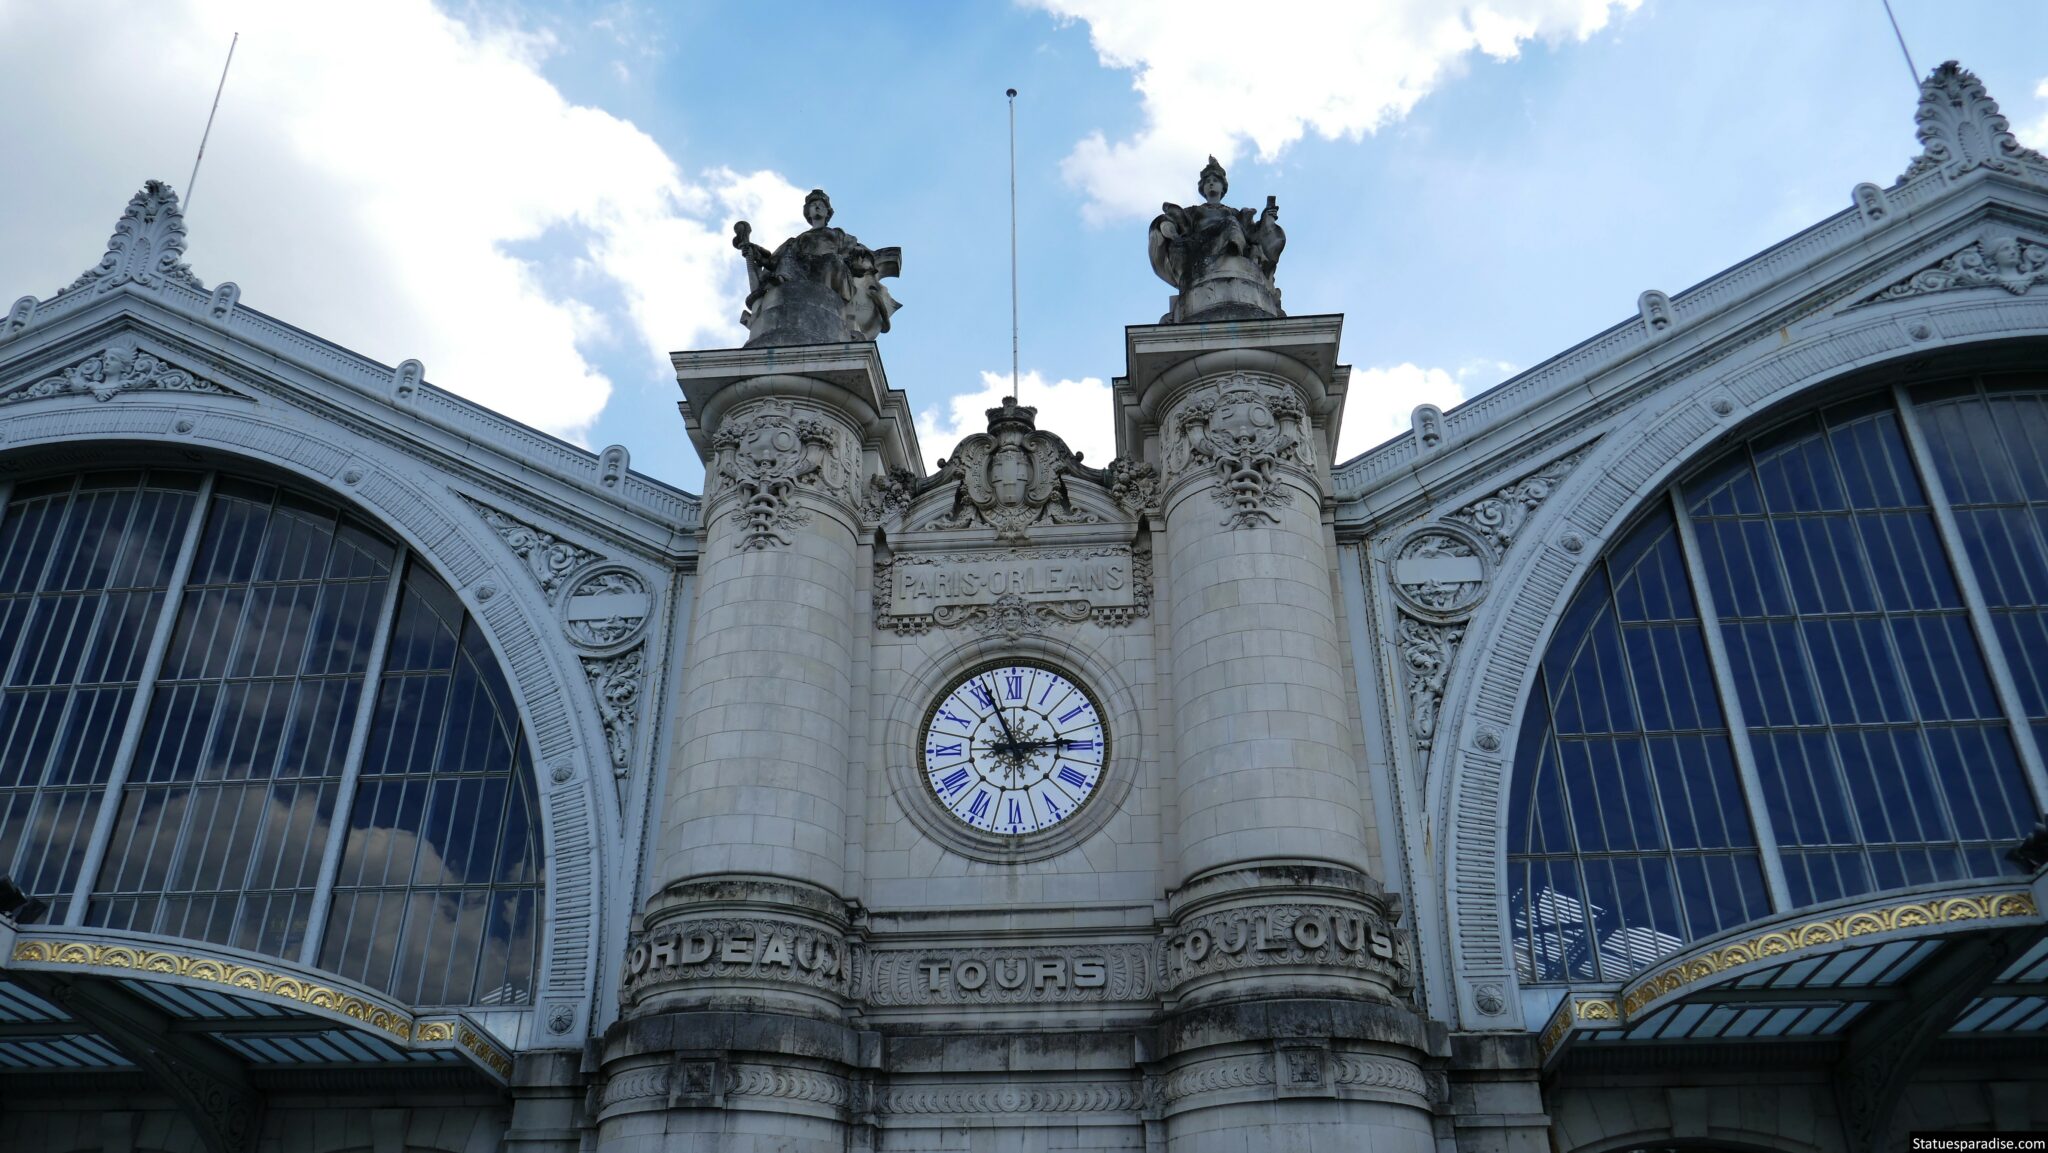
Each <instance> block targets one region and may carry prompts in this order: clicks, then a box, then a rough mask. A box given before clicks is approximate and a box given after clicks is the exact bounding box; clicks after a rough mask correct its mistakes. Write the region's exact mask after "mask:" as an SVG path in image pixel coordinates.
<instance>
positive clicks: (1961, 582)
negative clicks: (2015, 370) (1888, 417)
mask: <svg viewBox="0 0 2048 1153" xmlns="http://www.w3.org/2000/svg"><path fill="white" fill-rule="evenodd" d="M1892 396H1893V398H1894V399H1895V400H1896V401H1897V404H1898V408H1899V424H1900V426H1901V427H1903V428H1904V429H1905V430H1906V451H1907V452H1909V453H1910V454H1912V457H1913V470H1914V471H1915V472H1916V473H1918V474H1919V477H1920V487H1921V488H1922V489H1923V490H1925V492H1926V493H1927V503H1928V504H1929V506H1931V507H1932V508H1933V509H1934V527H1935V531H1936V532H1937V533H1939V534H1940V536H1941V547H1942V549H1943V551H1945V552H1946V553H1947V554H1948V563H1949V568H1950V570H1951V571H1953V572H1954V574H1955V578H1956V586H1957V587H1958V588H1959V589H1961V590H1962V594H1963V608H1964V610H1965V611H1966V612H1968V614H1969V617H1970V631H1971V632H1972V633H1974V634H1976V637H1977V647H1978V649H1979V650H1981V651H1982V652H1983V654H1984V664H1985V666H1986V668H1987V669H1988V671H1989V672H1990V673H1991V687H1992V690H1993V691H1994V692H1996V693H1997V694H1998V704H1999V707H2000V708H2001V709H2003V710H2004V712H2005V720H2006V725H2007V727H2008V728H2010V729H2011V730H2012V739H2013V746H2014V747H2015V748H2016V749H2018V750H2019V755H2020V767H2021V769H2022V770H2023V771H2025V773H2026V777H2027V789H2028V791H2030V792H2032V793H2033V795H2034V807H2035V808H2036V809H2037V810H2041V811H2044V812H2048V768H2044V767H2043V763H2042V760H2041V748H2040V745H2039V744H2038V743H2037V742H2036V741H2035V740H2034V729H2033V725H2032V724H2031V723H2030V721H2029V718H2028V717H2027V709H2026V705H2025V703H2024V702H2022V701H2021V699H2020V690H2019V684H2018V682H2017V681H2015V680H2014V679H2013V675H2012V666H2011V665H2009V664H2007V663H2006V659H2005V645H2004V644H2003V643H2002V642H2000V641H1999V639H1998V627H1997V624H1996V623H1995V622H1994V621H1993V620H1992V619H1991V607H1990V605H1989V604H1987V603H1986V602H1985V600H1984V589H1983V587H1982V586H1981V585H1979V584H1978V583H1977V571H1976V569H1975V567H1974V566H1973V565H1972V564H1971V563H1970V553H1969V550H1968V549H1966V548H1964V547H1963V533H1962V529H1961V528H1960V527H1959V526H1958V525H1957V524H1956V513H1955V509H1954V508H1952V507H1951V506H1950V505H1949V503H1948V490H1947V487H1946V486H1945V485H1943V484H1942V480H1941V473H1940V471H1939V470H1938V469H1936V468H1935V467H1934V453H1933V451H1932V450H1931V449H1930V448H1929V447H1928V445H1927V434H1926V432H1925V431H1924V430H1922V429H1921V427H1920V414H1919V413H1918V412H1917V411H1915V410H1914V408H1913V401H1912V398H1911V397H1910V396H1908V395H1907V392H1906V387H1905V386H1904V385H1893V386H1892Z"/></svg>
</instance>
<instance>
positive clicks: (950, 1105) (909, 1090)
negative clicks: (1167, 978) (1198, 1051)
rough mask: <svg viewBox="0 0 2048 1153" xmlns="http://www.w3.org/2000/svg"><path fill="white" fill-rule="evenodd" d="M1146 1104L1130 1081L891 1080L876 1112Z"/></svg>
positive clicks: (1090, 1109)
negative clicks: (923, 1082)
mask: <svg viewBox="0 0 2048 1153" xmlns="http://www.w3.org/2000/svg"><path fill="white" fill-rule="evenodd" d="M1143 1107H1144V1095H1143V1092H1142V1090H1141V1088H1140V1087H1139V1086H1138V1085H1137V1084H1135V1083H1133V1082H1107V1083H1105V1082H1100V1081H1095V1082H1088V1083H1086V1084H1070V1085H1031V1084H1023V1085H1020V1084H1016V1083H1014V1082H1010V1083H1005V1084H1000V1085H961V1084H957V1083H953V1082H947V1083H943V1084H936V1085H916V1084H910V1085H904V1084H892V1085H890V1086H889V1087H888V1088H886V1089H884V1090H882V1092H881V1094H880V1095H879V1098H878V1100H877V1101H876V1106H875V1112H877V1113H885V1114H900V1115H917V1114H927V1115H928V1114H935V1113H936V1114H956V1115H957V1114H976V1113H1026V1114H1032V1115H1039V1114H1045V1113H1135V1112H1137V1111H1138V1110H1139V1109H1141V1108H1143Z"/></svg>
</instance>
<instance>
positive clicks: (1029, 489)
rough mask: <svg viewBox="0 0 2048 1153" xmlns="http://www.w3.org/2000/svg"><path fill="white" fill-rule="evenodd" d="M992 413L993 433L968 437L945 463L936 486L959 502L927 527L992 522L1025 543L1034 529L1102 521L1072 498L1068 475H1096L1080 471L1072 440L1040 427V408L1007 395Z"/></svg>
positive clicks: (1005, 535)
mask: <svg viewBox="0 0 2048 1153" xmlns="http://www.w3.org/2000/svg"><path fill="white" fill-rule="evenodd" d="M987 415H988V431H987V432H977V433H975V434H974V435H972V436H969V437H967V438H965V439H964V440H962V441H961V442H960V444H959V446H958V447H956V448H954V450H953V455H952V456H951V457H950V458H948V459H944V460H941V461H939V471H938V475H937V476H936V477H934V478H933V487H938V486H942V485H945V484H948V483H951V484H953V485H954V489H953V503H952V505H951V507H949V508H948V509H947V510H946V511H945V512H943V513H941V514H939V515H938V516H937V517H935V518H934V519H933V520H932V521H931V523H930V524H928V525H926V526H925V527H927V528H971V527H973V526H975V525H978V524H979V525H987V526H988V527H990V528H993V529H995V530H996V535H997V536H998V537H1000V538H1002V539H1004V540H1022V539H1024V530H1025V529H1027V528H1029V527H1031V526H1032V525H1035V524H1045V523H1050V524H1094V523H1096V517H1095V516H1093V515H1092V514H1090V513H1087V512H1083V511H1079V510H1076V509H1075V508H1074V502H1073V501H1072V499H1071V498H1070V497H1069V496H1068V494H1067V480H1068V478H1069V477H1071V476H1081V475H1086V474H1087V473H1089V472H1092V471H1093V470H1083V469H1082V468H1081V457H1080V455H1079V454H1077V453H1075V452H1072V451H1071V450H1069V449H1068V448H1067V442H1066V441H1063V440H1061V439H1060V438H1059V437H1057V436H1054V435H1053V434H1052V433H1050V432H1045V431H1043V430H1041V429H1039V428H1038V426H1037V417H1038V410H1037V409H1035V408H1031V407H1028V406H1024V405H1019V404H1018V403H1017V398H1016V397H1014V396H1006V397H1004V398H1003V403H1002V406H1001V407H1000V408H991V409H989V410H988V411H987ZM1091 479H1092V478H1091Z"/></svg>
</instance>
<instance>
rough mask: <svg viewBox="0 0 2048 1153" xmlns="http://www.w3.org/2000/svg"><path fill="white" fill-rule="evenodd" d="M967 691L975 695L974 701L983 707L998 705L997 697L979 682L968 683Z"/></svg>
mask: <svg viewBox="0 0 2048 1153" xmlns="http://www.w3.org/2000/svg"><path fill="white" fill-rule="evenodd" d="M967 691H968V692H969V693H970V694H972V695H973V697H974V703H976V704H978V705H980V706H981V707H982V708H985V709H992V708H995V707H996V699H995V698H994V697H992V696H990V695H989V693H988V690H987V689H985V688H982V687H981V685H980V684H979V683H978V682H977V683H975V684H971V685H968V686H967Z"/></svg>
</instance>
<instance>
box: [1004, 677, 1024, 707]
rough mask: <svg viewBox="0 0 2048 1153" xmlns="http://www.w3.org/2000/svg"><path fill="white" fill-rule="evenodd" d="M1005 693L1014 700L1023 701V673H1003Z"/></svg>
mask: <svg viewBox="0 0 2048 1153" xmlns="http://www.w3.org/2000/svg"><path fill="white" fill-rule="evenodd" d="M1003 695H1004V696H1007V697H1009V698H1010V699H1011V700H1013V701H1021V700H1023V699H1024V674H1023V673H1004V674H1003Z"/></svg>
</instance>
